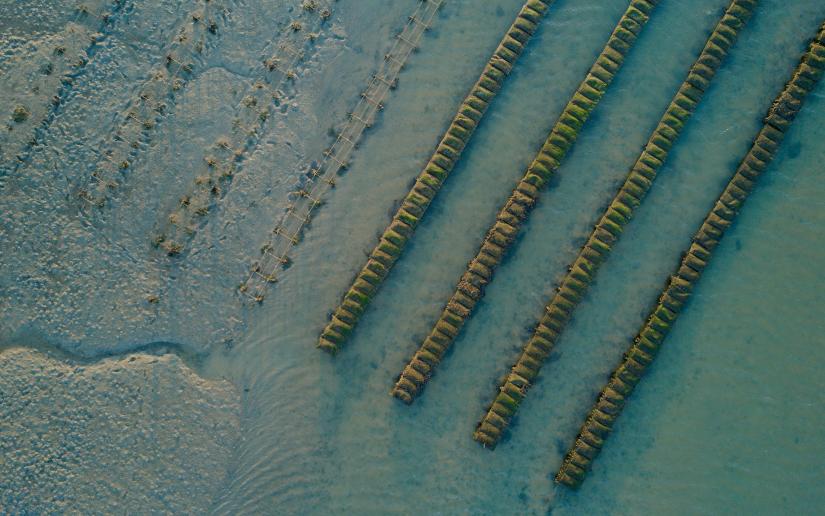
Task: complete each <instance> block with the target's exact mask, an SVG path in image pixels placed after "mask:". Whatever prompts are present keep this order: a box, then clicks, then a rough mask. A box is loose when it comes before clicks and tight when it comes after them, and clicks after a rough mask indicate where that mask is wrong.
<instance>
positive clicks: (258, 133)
mask: <svg viewBox="0 0 825 516" xmlns="http://www.w3.org/2000/svg"><path fill="white" fill-rule="evenodd" d="M331 15H332V11H331V9H330V5H329V4H328V3H327V2H325V1H320V0H304V1H303V3H302V4H301V8H300V9H299V10H298V14H297V16H296V17H295V18H294V19H293V20H291V21H290V22H289V23H288V24H287V25H286V27H284V28H283V29H281V30H280V34H278V35H277V37H276V38H274V41H273V43H272V44H271V45H270V46H269V47H268V48H267V51H268V52H270V54H271V55H270V56H269V57H267V58H266V59H265V60H264V61H263V63H262V67H263V68H264V71H263V76H262V77H261V79H260V80H257V81H255V83H254V84H253V85H252V86H251V87H250V88H249V90H248V91H247V92H246V93H245V95H244V96H243V97H242V99H241V101H240V103H239V104H238V106H237V107H236V108H235V113H236V114H237V115H236V117H235V119H234V121H233V124H232V129H231V131H230V133H229V134H228V135H226V136H223V137H221V138H218V139H217V140H216V141H215V142H214V143H213V144H212V145H211V146H210V147H209V148H208V149H207V152H206V154H205V155H204V156H203V160H202V161H200V162H199V163H197V164H196V165H195V166H196V167H197V169H198V170H197V173H196V175H195V179H194V181H193V183H192V184H191V185H190V186H189V188H188V191H187V192H186V193H185V194H184V195H183V196H182V197H181V198H180V199H179V200H178V201H176V204H175V206H174V207H173V208H172V209H171V210H169V211H168V212H166V213H165V216H164V217H163V219H161V221H160V222H159V224H158V226H159V228H160V229H159V231H158V232H157V234H156V235H155V236H154V238H153V240H152V243H153V244H154V245H155V246H157V247H159V248H160V249H163V250H164V251H165V252H166V253H167V254H168V255H170V256H176V255H180V254H182V253H183V252H184V251H185V248H186V245H187V244H188V243H189V242H190V241H191V240H192V238H193V237H194V235H195V233H196V232H197V231H198V229H200V228H201V227H202V226H204V225H206V224H207V223H208V218H207V215H208V214H209V212H210V210H212V209H213V208H214V207H215V206H216V205H217V203H218V202H220V200H221V199H222V198H223V196H224V195H225V194H226V192H227V190H228V189H229V187H230V185H231V183H232V178H233V176H234V175H235V174H236V173H237V172H238V169H239V168H240V167H241V166H242V163H243V161H244V160H245V159H246V158H247V157H248V156H249V155H250V154H251V153H252V152H253V151H254V149H255V148H256V147H257V145H258V143H259V141H260V138H261V137H262V135H263V134H264V132H265V127H266V122H267V120H269V118H270V116H271V115H272V113H273V111H274V107H277V106H278V105H279V103H280V102H281V101H282V100H283V98H284V96H285V94H284V93H283V92H282V91H281V89H280V88H281V87H282V85H283V84H284V83H286V82H287V81H293V80H295V79H296V78H297V73H298V72H297V69H296V67H297V66H298V64H299V63H300V62H301V61H303V60H305V59H306V56H307V53H308V52H311V51H312V49H313V46H314V45H315V42H316V40H317V38H318V37H319V36H320V30H321V29H322V26H323V24H324V22H325V21H326V20H327V19H329V17H330V16H331Z"/></svg>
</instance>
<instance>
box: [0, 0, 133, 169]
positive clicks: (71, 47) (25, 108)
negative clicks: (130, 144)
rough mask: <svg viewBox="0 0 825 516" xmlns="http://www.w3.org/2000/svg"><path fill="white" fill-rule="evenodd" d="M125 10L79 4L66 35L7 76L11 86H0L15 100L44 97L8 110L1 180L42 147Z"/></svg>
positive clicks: (104, 1) (105, 1)
mask: <svg viewBox="0 0 825 516" xmlns="http://www.w3.org/2000/svg"><path fill="white" fill-rule="evenodd" d="M130 5H131V4H130ZM127 11H129V7H128V5H127V1H126V0H114V2H113V1H111V0H96V1H92V2H89V1H86V2H84V3H83V4H81V5H78V7H77V8H76V9H75V15H74V17H73V18H72V20H70V21H69V22H68V24H67V26H66V29H65V30H64V31H62V32H61V33H60V34H58V35H57V36H55V37H54V38H52V39H53V40H54V41H50V42H49V44H44V45H41V46H40V47H39V48H38V49H37V50H36V52H35V53H34V55H31V56H25V63H23V64H24V70H15V71H13V72H12V73H8V72H7V73H6V74H5V76H6V77H8V79H9V80H10V81H11V82H12V84H3V87H4V88H8V90H9V91H11V92H14V93H15V94H17V95H16V96H21V95H28V94H30V93H32V92H36V93H39V94H40V95H43V96H41V97H38V98H36V99H35V100H34V101H30V100H27V99H21V98H17V99H15V100H14V101H13V102H12V104H11V105H10V106H8V107H9V109H10V110H11V112H10V113H7V114H5V115H4V118H5V127H4V128H3V130H2V131H0V177H3V176H5V175H7V174H9V173H14V174H16V173H17V171H18V170H19V169H20V167H21V166H22V165H23V164H25V163H27V162H28V161H29V158H30V157H31V152H32V151H33V150H34V148H35V147H36V146H37V145H38V144H39V143H40V142H42V140H43V137H44V136H45V134H46V133H47V132H48V130H49V127H50V126H51V124H52V122H53V121H54V119H55V117H56V115H57V113H58V112H59V110H60V108H61V106H63V105H64V103H65V102H66V100H67V99H68V97H69V94H70V93H71V91H72V86H73V84H74V83H75V82H76V81H77V79H78V78H79V77H80V76H81V75H82V74H83V73H85V71H86V69H87V67H86V65H87V64H88V63H89V62H90V61H91V60H92V59H93V58H94V56H95V54H96V53H97V51H98V50H99V48H100V47H101V44H102V43H103V41H105V40H106V39H107V38H108V37H109V35H110V34H111V33H112V30H113V29H114V27H115V24H116V23H117V21H118V20H119V19H120V17H121V15H122V14H123V13H125V12H127ZM21 59H22V58H21ZM26 67H30V68H29V69H28V70H26V69H25V68H26ZM4 82H5V81H4Z"/></svg>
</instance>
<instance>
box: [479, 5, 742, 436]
mask: <svg viewBox="0 0 825 516" xmlns="http://www.w3.org/2000/svg"><path fill="white" fill-rule="evenodd" d="M756 5H757V0H733V1H732V2H731V3H730V5H729V6H728V8H727V10H726V11H725V12H724V14H723V15H722V17H721V18H720V19H719V22H718V23H717V24H716V26H715V28H714V29H713V31H712V32H711V34H710V37H708V40H707V42H706V43H705V46H704V48H703V49H702V51H701V53H700V54H699V57H698V58H697V59H696V61H695V62H694V63H693V65H692V66H691V67H690V70H689V71H688V74H687V78H686V79H685V80H684V82H683V83H682V84H681V86H679V88H678V89H677V90H676V94H675V95H674V96H673V99H672V100H671V102H670V105H668V107H667V109H666V110H665V113H664V115H662V118H661V120H660V121H659V124H658V125H657V126H656V128H655V129H654V130H653V133H652V134H651V135H650V137H649V138H648V140H647V143H646V144H645V146H644V149H643V150H642V152H641V154H640V155H639V157H638V159H637V160H636V162H635V163H634V164H633V166H632V167H631V168H630V171H629V172H628V175H627V178H626V179H625V182H624V184H623V185H622V186H621V187H620V188H619V191H618V192H617V193H616V195H615V197H613V199H612V200H611V202H610V204H609V205H608V207H607V209H606V210H605V212H604V214H603V215H601V218H600V219H598V223H597V224H596V226H595V228H594V229H593V232H592V233H591V234H590V237H589V238H588V239H587V241H586V243H585V244H584V246H583V247H582V249H581V251H580V252H579V255H578V256H577V257H576V259H575V260H574V261H573V263H572V264H571V265H570V266H569V267H568V272H567V274H566V275H565V277H564V279H562V281H561V283H560V284H559V286H558V288H557V290H556V292H555V294H554V295H553V297H552V298H551V300H550V302H549V303H547V306H546V307H545V309H544V313H543V315H542V317H541V319H540V320H539V322H538V324H537V325H536V327H535V329H534V331H533V334H532V335H531V336H530V338H529V339H528V340H527V342H526V344H525V345H524V347H523V349H522V351H521V354H520V355H519V357H518V359H517V360H516V362H515V365H513V366H512V368H511V370H510V372H509V374H508V375H507V376H506V377H505V378H504V381H503V383H502V385H501V386H500V387H499V389H498V392H497V394H496V396H495V398H494V399H493V402H492V403H491V405H490V407H489V409H488V410H487V414H486V415H485V416H484V417H483V419H482V420H481V422H480V423H479V424H478V426H477V428H476V430H475V432H474V434H473V438H474V439H475V440H476V441H478V442H480V443H482V444H483V445H484V446H485V447H488V448H494V447H495V445H496V443H497V442H498V440H499V439H500V438H501V435H502V434H503V433H504V431H505V429H506V428H507V427H508V426H509V424H510V420H511V419H512V417H513V415H514V414H515V413H516V411H517V409H518V407H519V405H520V404H521V402H522V401H523V399H524V397H525V395H526V393H527V390H528V389H529V387H530V386H531V385H532V384H533V382H534V381H535V380H536V378H537V376H538V374H539V371H540V370H541V366H542V364H543V363H544V361H545V360H546V359H547V357H548V356H549V355H550V352H551V351H552V350H553V348H554V347H555V345H556V342H557V341H558V339H559V336H560V335H561V333H562V332H563V331H564V328H565V327H566V325H567V323H568V322H569V321H570V318H571V316H572V314H573V311H574V310H575V308H576V307H577V306H578V304H579V303H580V302H581V300H582V298H583V297H584V295H585V294H586V293H587V290H588V288H589V286H590V284H591V283H592V282H593V281H594V280H595V277H596V274H597V273H598V270H599V267H600V266H601V265H602V263H604V262H605V261H606V260H607V258H608V257H609V253H610V250H611V248H612V247H613V246H614V245H615V243H616V242H617V241H618V239H619V238H621V235H622V231H623V229H624V227H625V225H627V224H628V223H629V222H630V220H631V219H632V218H633V215H634V212H635V211H636V209H637V208H638V207H639V206H640V205H641V203H642V202H643V201H644V199H645V197H646V196H647V192H648V190H649V189H650V188H651V186H652V184H653V181H655V180H656V176H657V174H658V172H659V170H660V169H661V168H662V166H663V164H664V162H665V161H666V160H667V158H668V154H669V153H670V149H671V147H673V145H674V144H675V143H676V141H677V139H678V138H679V136H680V135H681V133H682V131H683V129H684V127H685V125H686V124H687V123H688V121H689V120H690V118H691V116H692V115H693V113H694V112H695V110H696V108H697V106H698V105H699V102H700V101H701V100H702V97H703V95H704V93H705V91H706V90H707V88H708V86H709V85H710V82H711V81H712V80H713V78H714V76H715V75H716V71H717V70H718V68H719V67H720V66H721V65H722V62H723V60H724V58H725V57H726V56H727V54H728V52H729V51H730V49H731V47H732V46H733V44H734V43H735V42H736V39H737V36H738V35H739V31H740V30H741V29H742V28H743V27H744V25H745V24H746V23H747V21H748V19H749V18H750V16H751V14H752V12H753V9H754V8H755V7H756Z"/></svg>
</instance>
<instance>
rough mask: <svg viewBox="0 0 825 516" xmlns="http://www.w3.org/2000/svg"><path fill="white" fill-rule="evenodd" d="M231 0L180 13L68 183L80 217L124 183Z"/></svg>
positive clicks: (200, 60) (198, 64)
mask: <svg viewBox="0 0 825 516" xmlns="http://www.w3.org/2000/svg"><path fill="white" fill-rule="evenodd" d="M232 1H233V0H224V1H220V0H200V2H199V4H200V5H199V7H198V8H196V9H194V10H193V11H191V12H190V13H189V14H188V15H186V16H185V17H184V19H183V22H182V25H181V26H180V27H179V29H178V31H177V32H176V35H175V37H174V39H173V40H172V42H171V44H170V45H169V46H168V50H167V51H166V54H165V57H164V62H163V64H161V65H160V66H158V67H157V68H156V69H155V70H154V71H152V72H150V77H149V79H148V80H146V81H145V82H144V83H143V84H141V85H140V87H139V89H138V93H137V94H136V95H135V96H134V98H132V99H131V101H130V102H129V105H128V107H127V108H126V109H125V110H124V111H123V112H122V113H121V114H120V115H119V121H118V122H117V128H116V129H115V130H114V131H113V133H112V135H111V137H110V138H108V139H107V140H106V141H105V143H104V144H103V145H102V148H101V149H100V150H99V152H98V159H97V160H95V161H94V162H93V163H92V164H91V167H92V171H91V173H89V175H88V176H86V177H84V178H83V179H81V180H80V181H78V182H77V184H75V185H74V187H73V189H74V192H73V193H74V196H75V197H77V199H79V200H80V213H81V216H82V217H84V218H86V219H88V220H91V221H93V220H94V216H95V215H96V214H97V213H98V212H99V210H101V209H102V208H104V207H105V206H106V204H107V201H109V200H110V199H111V198H112V197H113V196H114V195H115V194H116V192H117V191H118V190H119V188H120V187H121V186H122V185H123V184H124V183H126V182H127V181H128V179H129V176H130V174H131V173H132V172H133V170H134V169H135V165H136V162H137V160H138V159H139V158H140V156H141V155H142V151H144V150H145V149H147V148H148V146H149V142H150V140H151V138H152V137H153V135H154V134H155V133H156V131H157V128H158V125H159V124H160V123H161V122H162V121H163V120H165V119H166V118H168V117H169V116H171V115H172V112H173V111H174V106H175V97H176V96H177V95H178V94H179V93H180V91H181V90H182V89H183V88H185V87H186V86H187V85H188V84H189V82H190V80H191V79H192V78H193V77H194V75H195V73H196V71H197V70H198V69H202V68H203V65H204V64H205V54H206V53H207V51H208V50H210V49H211V48H212V47H213V46H214V44H215V42H216V40H217V38H218V36H219V34H220V32H221V30H220V29H221V26H222V25H225V24H226V23H227V22H228V21H229V14H230V12H231V9H230V7H229V6H230V4H231V3H232Z"/></svg>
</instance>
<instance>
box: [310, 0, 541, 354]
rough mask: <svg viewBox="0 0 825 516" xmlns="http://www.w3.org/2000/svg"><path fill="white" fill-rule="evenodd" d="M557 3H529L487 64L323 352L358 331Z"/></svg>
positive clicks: (326, 333)
mask: <svg viewBox="0 0 825 516" xmlns="http://www.w3.org/2000/svg"><path fill="white" fill-rule="evenodd" d="M551 3H552V0H528V1H527V2H525V3H524V5H523V6H522V8H521V10H520V11H519V13H518V15H517V16H516V19H515V21H514V22H513V23H512V25H510V28H509V29H508V30H507V32H506V33H505V34H504V37H503V38H502V40H501V41H500V42H499V44H498V47H496V49H495V51H494V52H493V55H492V57H491V58H490V59H489V61H488V62H487V63H486V64H485V66H484V69H483V71H482V73H481V76H480V77H479V79H478V80H477V81H476V83H475V84H474V85H473V87H472V88H471V89H470V93H469V94H468V95H467V97H466V98H465V99H464V100H463V101H462V102H461V104H460V105H459V108H458V113H456V115H455V117H454V118H453V120H452V122H451V123H450V125H449V127H448V128H447V130H446V131H445V133H444V135H443V136H442V137H441V140H440V142H439V143H438V145H437V147H436V149H435V152H433V155H432V156H431V157H430V159H429V160H428V161H427V164H426V165H425V166H424V170H423V171H422V172H421V173H420V174H419V175H418V178H417V179H416V181H415V183H414V184H413V186H412V188H411V190H410V192H409V193H408V194H407V195H406V196H405V197H404V199H403V201H402V202H401V205H400V207H399V208H398V210H397V211H396V212H395V215H393V217H392V220H391V221H390V224H389V226H387V228H386V229H385V230H384V232H383V233H382V235H381V237H380V238H379V241H378V244H377V245H376V246H375V248H374V249H373V250H372V252H371V253H370V254H369V258H368V259H367V263H366V264H365V265H364V266H363V268H362V269H361V270H360V271H359V272H358V274H357V276H356V277H355V281H354V282H353V283H352V285H351V286H350V287H349V288H348V289H347V291H346V292H345V293H344V296H343V299H342V301H341V303H340V305H339V306H338V308H336V309H335V311H334V312H333V315H332V317H331V320H330V322H329V323H328V324H327V326H326V327H325V328H324V330H323V332H322V333H321V336H320V337H319V339H318V347H319V348H321V349H323V350H324V351H328V352H330V353H333V354H334V353H337V352H338V351H339V349H340V346H341V345H342V344H343V343H344V342H345V341H346V340H347V338H348V337H349V335H350V334H351V333H352V330H353V327H354V326H355V325H356V324H357V323H358V320H359V319H360V318H361V315H362V314H363V313H364V311H365V310H366V309H367V306H368V305H369V303H370V301H371V300H372V298H373V296H375V294H376V293H377V291H378V289H379V288H380V287H381V285H382V283H383V281H384V280H385V279H386V277H387V276H388V275H389V273H390V270H391V269H392V267H393V266H394V265H395V262H396V261H397V260H398V259H399V258H400V257H401V253H403V251H404V248H405V246H406V244H407V242H408V241H409V240H410V239H411V238H412V236H413V233H414V231H415V228H416V227H417V226H418V224H419V222H420V220H421V219H422V218H423V217H424V215H425V213H426V211H427V208H428V207H429V206H430V204H431V203H432V202H433V199H434V198H435V196H436V195H437V194H438V192H439V191H440V190H441V186H442V185H443V184H444V182H445V181H446V180H447V178H448V176H449V174H450V172H451V171H452V169H453V168H454V167H455V165H456V163H457V162H458V160H459V159H460V158H461V153H462V151H463V150H464V148H465V147H466V146H467V144H468V143H469V142H470V139H471V138H472V137H473V134H474V133H475V130H476V128H477V127H478V125H479V124H480V123H481V120H482V118H483V117H484V115H485V113H486V112H487V108H488V107H489V105H490V104H491V103H492V101H493V100H494V99H495V97H496V95H497V94H498V92H499V91H500V90H501V88H502V86H503V84H504V81H505V79H506V78H507V76H508V75H509V74H510V72H511V71H512V69H513V67H514V66H515V65H516V62H517V60H518V58H519V56H520V55H521V54H522V52H523V51H524V47H525V46H526V45H527V43H528V42H529V40H530V38H531V37H532V35H533V34H534V33H535V31H536V29H537V28H538V24H539V23H540V21H541V19H542V18H543V16H544V14H545V13H546V12H547V10H548V9H549V7H550V5H551Z"/></svg>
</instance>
